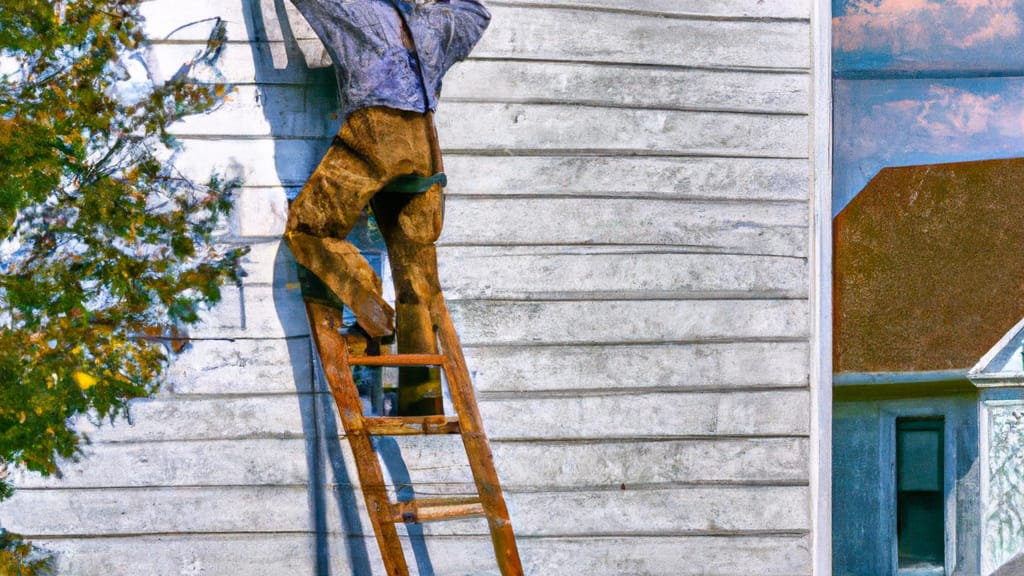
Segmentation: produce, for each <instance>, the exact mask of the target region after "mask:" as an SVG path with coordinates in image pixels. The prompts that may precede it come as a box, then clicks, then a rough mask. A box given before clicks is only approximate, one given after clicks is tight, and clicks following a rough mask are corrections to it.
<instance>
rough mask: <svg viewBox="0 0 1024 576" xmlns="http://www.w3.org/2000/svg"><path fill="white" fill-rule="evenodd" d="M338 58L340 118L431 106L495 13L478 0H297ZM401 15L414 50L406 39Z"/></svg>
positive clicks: (336, 60)
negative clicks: (448, 74) (379, 108)
mask: <svg viewBox="0 0 1024 576" xmlns="http://www.w3.org/2000/svg"><path fill="white" fill-rule="evenodd" d="M292 1H293V2H294V3H295V6H296V7H298V9H299V11H300V12H302V14H303V16H305V17H306V20H308V21H309V24H310V26H312V27H313V29H314V30H315V31H316V33H317V35H318V36H320V40H321V41H323V43H324V45H325V46H326V47H327V50H328V52H329V53H330V55H331V58H332V59H333V61H334V70H335V73H336V75H337V78H338V89H339V93H340V96H341V113H342V117H343V118H345V117H348V115H349V114H351V113H352V112H353V111H355V110H358V109H360V108H366V107H370V106H388V107H391V108H396V109H399V110H411V111H415V112H426V111H428V110H434V109H435V108H436V107H437V98H438V96H439V95H440V93H441V78H442V77H443V76H444V74H445V72H447V71H448V69H449V68H451V66H452V65H453V64H455V62H457V61H459V60H461V59H463V58H465V57H466V56H468V55H469V52H470V50H472V49H473V46H474V45H476V43H477V41H478V40H479V39H480V37H481V36H482V35H483V33H484V30H485V29H486V28H487V24H488V23H489V22H490V19H491V15H490V13H489V12H488V11H487V9H486V8H484V6H483V5H482V4H481V3H480V2H479V1H477V0H436V1H434V2H429V3H425V4H414V3H412V2H406V1H403V0H292ZM402 21H404V22H405V23H406V25H407V26H408V30H409V32H410V35H411V36H412V44H413V49H409V48H406V47H405V46H404V45H403V43H402Z"/></svg>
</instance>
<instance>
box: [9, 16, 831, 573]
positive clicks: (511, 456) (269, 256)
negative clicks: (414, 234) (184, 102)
mask: <svg viewBox="0 0 1024 576" xmlns="http://www.w3.org/2000/svg"><path fill="white" fill-rule="evenodd" d="M285 2H286V0H217V1H207V0H150V1H149V2H147V3H146V4H145V9H144V11H145V13H146V14H147V16H148V17H149V22H150V31H151V34H152V36H153V37H154V38H156V39H158V40H157V41H156V42H155V43H154V47H153V54H154V62H155V63H156V64H157V65H158V66H157V68H159V69H160V70H162V71H163V72H164V73H167V72H172V71H173V70H174V69H175V65H174V63H175V62H177V61H179V60H180V59H182V58H184V57H187V56H188V55H189V54H191V53H192V52H194V51H195V50H196V49H197V46H196V44H195V43H196V42H198V41H200V40H201V39H202V38H204V36H205V34H206V32H207V30H208V26H209V24H202V23H201V24H197V25H194V26H187V27H185V28H180V27H181V26H182V25H185V24H187V23H189V22H193V21H198V20H201V19H203V18H207V17H211V16H219V17H221V18H224V19H225V20H226V21H227V23H228V31H229V36H230V39H231V42H230V44H229V45H228V46H227V48H226V50H225V53H224V59H223V64H222V66H221V67H220V69H219V71H217V73H214V72H213V71H210V72H209V74H208V76H207V77H208V78H210V79H212V78H214V77H219V78H220V79H222V80H226V81H228V82H231V83H233V84H234V85H235V86H236V87H237V90H236V92H234V93H233V95H232V97H231V99H230V101H229V102H227V103H225V104H224V105H223V106H222V107H221V108H220V109H219V110H218V111H216V112H214V113H211V114H208V115H205V116H202V117H196V118H192V119H189V120H187V121H185V122H184V123H183V124H182V125H181V126H180V127H179V129H178V133H179V135H180V137H181V139H182V141H183V142H185V143H186V144H187V150H186V152H185V153H183V155H182V158H181V160H182V162H183V164H184V165H185V166H186V167H187V170H188V172H189V173H191V174H193V175H196V176H204V175H205V174H207V173H208V172H209V170H210V169H211V168H218V169H221V170H223V171H226V172H227V173H228V174H230V175H238V176H241V177H243V178H244V179H245V182H246V185H245V187H244V188H243V189H242V190H241V192H240V194H239V195H238V198H237V202H236V205H237V210H236V213H235V215H234V217H233V219H232V222H231V234H232V236H231V240H232V241H233V242H239V243H246V244H251V245H252V246H253V252H252V254H251V255H250V256H249V257H248V259H247V262H246V270H247V271H248V273H249V276H248V277H247V278H246V281H245V285H244V287H243V288H242V289H241V290H234V289H232V290H228V291H227V293H226V298H225V301H224V303H223V304H222V305H221V306H220V307H219V308H217V309H216V310H215V311H213V312H212V313H211V314H210V315H209V317H208V321H207V323H206V324H205V325H204V326H202V327H201V328H199V329H198V330H195V331H194V333H193V336H194V337H195V338H196V340H195V341H194V343H193V345H192V348H191V349H190V350H189V351H188V352H187V353H186V354H184V355H183V356H182V357H181V358H179V359H178V360H177V361H176V362H175V364H174V366H173V367H172V369H171V375H170V378H169V381H168V383H167V385H166V386H165V388H164V390H163V391H162V392H161V394H160V395H159V396H158V397H157V398H155V399H153V400H150V401H144V402H138V403H136V404H135V405H134V407H133V410H132V411H133V416H134V422H135V423H134V425H128V423H127V422H122V423H120V424H118V425H117V426H116V427H104V428H102V429H98V430H95V431H93V432H92V434H91V436H92V438H93V445H92V446H91V447H89V448H88V449H87V450H86V453H87V456H86V457H85V458H84V459H83V460H81V461H80V462H78V463H69V464H67V465H66V466H65V467H64V473H65V474H64V478H63V479H62V480H57V479H48V480H42V479H39V478H36V477H33V476H25V477H23V478H21V479H20V482H19V483H20V485H21V489H20V491H19V493H18V495H17V496H16V497H15V498H14V499H12V500H11V501H9V502H7V503H5V504H4V506H2V507H0V523H2V524H3V525H4V526H5V527H8V528H10V529H13V530H16V531H20V532H23V533H26V534H29V535H31V536H33V537H34V538H35V539H36V540H37V541H38V542H40V543H42V544H44V545H46V546H48V547H50V548H51V549H53V550H55V551H58V552H59V553H60V554H61V572H60V573H61V574H73V575H93V574H106V575H138V574H147V575H150V574H151V575H178V574H209V575H231V574H246V575H275V576H276V575H284V574H288V575H297V574H335V575H344V574H357V575H360V576H362V575H368V574H379V573H381V572H380V569H379V567H378V565H379V562H378V560H377V558H378V556H379V554H378V552H377V550H376V546H375V545H374V543H373V541H372V538H371V537H370V536H369V535H370V528H369V522H368V520H367V519H366V518H365V517H364V516H362V512H361V507H362V502H361V497H360V496H359V493H358V486H356V484H357V482H356V480H355V479H354V466H353V464H352V461H351V459H350V456H349V453H348V450H347V447H346V445H345V443H344V441H343V440H342V441H339V440H338V438H337V430H338V428H339V425H338V424H337V423H336V421H335V415H334V413H333V407H332V405H331V401H330V399H329V397H328V396H327V395H325V394H324V393H323V389H322V388H321V387H320V385H319V384H314V370H313V368H312V366H311V360H310V351H309V342H308V328H307V326H306V323H305V317H304V314H303V311H302V306H301V302H300V300H299V297H298V290H297V288H296V286H295V285H294V282H295V275H294V270H293V262H292V260H291V259H290V257H289V256H288V254H287V251H284V250H281V249H280V244H279V235H280V234H281V232H282V230H283V226H284V221H285V216H286V211H287V200H286V199H287V197H288V195H289V194H293V193H294V192H295V190H296V189H297V188H298V187H299V186H301V185H302V183H303V182H304V180H305V178H306V177H307V176H308V175H309V173H310V172H311V171H312V169H313V167H314V166H315V164H316V162H317V161H318V159H319V157H320V155H321V154H322V153H323V151H324V150H325V148H326V146H327V145H328V143H329V139H330V137H331V135H332V134H333V131H334V130H335V129H336V128H337V120H336V119H334V118H332V116H331V112H332V104H333V101H334V98H335V95H334V87H333V79H332V76H331V73H330V72H329V71H328V70H325V69H318V70H310V69H308V68H307V65H306V60H305V58H304V57H303V54H302V51H301V47H303V46H305V47H306V49H307V51H309V50H310V44H311V43H312V44H314V45H315V42H313V40H312V39H310V38H307V37H305V36H303V34H302V33H301V32H299V33H298V34H299V37H298V38H296V37H294V35H293V34H292V33H291V30H292V29H295V30H301V27H298V26H295V27H293V26H291V25H290V23H289V16H288V11H286V10H285V5H284V3H285ZM488 5H489V6H490V7H491V8H492V11H493V13H494V21H493V25H492V28H491V30H490V31H489V32H488V34H487V35H486V36H485V38H484V40H483V41H482V42H481V44H480V46H479V47H478V49H477V50H476V51H475V52H474V55H473V58H472V59H471V60H469V61H467V62H465V63H462V64H460V65H458V66H457V67H456V68H455V69H454V70H453V71H452V73H451V74H450V75H449V77H448V79H447V81H446V85H445V92H444V98H443V100H442V104H441V107H440V109H439V111H438V124H439V130H440V138H441V142H442V146H443V147H444V148H445V151H446V167H447V172H448V173H449V176H450V181H451V185H450V188H449V190H448V199H447V211H446V228H445V233H444V235H443V236H442V239H441V248H440V258H441V273H442V280H443V283H444V286H445V289H446V291H447V294H448V296H449V298H450V300H451V306H452V309H453V313H454V316H455V321H456V324H457V326H458V327H459V329H460V331H461V334H462V338H463V342H464V344H465V345H466V346H467V350H466V352H467V356H468V360H469V363H470V365H471V369H472V370H473V371H474V372H475V381H476V384H477V386H478V389H479V391H480V400H481V409H482V411H483V415H484V418H485V423H486V425H487V428H488V431H489V434H490V436H491V438H492V439H493V449H494V452H495V457H496V461H497V465H498V471H499V475H500V476H501V478H502V480H503V482H504V486H505V489H506V493H507V499H508V501H509V506H510V509H511V513H512V519H513V522H514V523H515V525H516V527H517V532H518V534H519V536H520V548H521V551H522V555H523V559H524V562H525V563H526V566H527V571H528V573H529V574H532V575H536V576H559V575H566V576H568V575H579V574H587V575H593V576H605V575H607V576H622V575H637V576H656V575H664V576H679V575H685V574H720V575H750V574H758V575H772V574H779V575H796V574H809V573H810V572H811V565H812V553H811V546H812V541H811V536H810V530H811V514H812V510H811V508H812V495H811V494H812V492H811V488H810V486H809V482H810V478H811V466H812V455H811V452H810V451H811V433H812V430H811V426H810V422H811V397H810V390H809V384H808V382H809V373H810V365H809V357H810V355H811V343H810V340H811V331H812V318H811V306H810V304H809V300H808V298H809V290H810V289H809V286H810V278H811V272H810V267H809V264H808V255H809V250H808V246H809V245H810V243H811V238H810V235H811V232H812V222H810V218H809V214H810V213H811V211H810V209H809V202H810V197H811V191H810V179H811V172H812V164H811V159H810V158H809V152H808V151H809V149H810V147H811V136H810V135H811V120H810V118H809V114H810V112H811V97H810V95H809V91H810V85H811V73H810V68H811V54H812V46H811V26H810V13H811V2H810V1H809V0H773V1H772V2H763V1H759V0H620V1H616V2H612V1H611V0H564V1H560V2H554V1H549V0H518V1H498V0H493V1H491V2H489V3H488ZM283 24H287V25H283ZM172 31H173V34H171V33H172ZM168 34H171V35H170V37H169V38H167V39H164V38H165V37H166V36H168ZM385 448H386V451H387V452H388V453H389V454H391V455H393V454H395V453H396V452H399V451H400V452H401V454H402V456H403V457H404V466H405V467H406V468H407V470H406V471H403V470H402V469H401V467H397V468H394V469H392V471H391V474H392V477H393V478H395V479H396V480H397V481H399V482H401V480H402V478H404V477H405V476H406V473H407V474H408V475H409V476H411V477H412V478H413V479H420V480H421V481H422V482H423V483H422V484H419V486H420V487H421V491H422V492H424V493H432V492H433V493H436V492H452V491H456V492H460V491H466V490H467V489H468V480H469V476H468V472H467V471H466V470H465V469H464V468H463V467H462V466H461V465H459V462H461V460H460V458H462V456H460V453H459V451H458V449H457V445H455V444H453V443H452V442H451V440H450V439H446V438H427V439H404V440H401V441H399V442H392V443H387V444H386V446H385ZM394 461H395V459H394V458H393V457H392V456H389V462H394ZM448 463H451V464H448ZM411 534H412V539H411V541H412V543H413V544H412V549H413V551H414V552H416V554H415V556H410V559H411V560H413V558H415V559H414V560H413V561H412V562H411V563H412V564H413V565H415V566H417V567H418V569H419V571H420V573H421V574H429V573H436V574H438V575H439V576H440V575H444V576H448V575H454V574H465V575H474V576H479V575H481V574H494V573H496V572H495V569H494V567H493V559H492V558H491V555H490V552H489V543H488V541H487V538H486V537H485V534H486V532H485V528H484V526H483V525H482V523H480V522H452V523H444V524H436V525H428V526H426V527H425V528H423V529H421V530H420V529H416V528H414V529H412V530H411ZM421 534H427V535H428V537H427V539H426V543H425V544H424V543H423V541H422V540H421V539H420V538H419V535H421Z"/></svg>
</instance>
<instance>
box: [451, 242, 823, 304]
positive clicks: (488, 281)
mask: <svg viewBox="0 0 1024 576" xmlns="http://www.w3.org/2000/svg"><path fill="white" fill-rule="evenodd" d="M441 255H442V257H443V258H444V260H443V262H444V266H443V267H442V268H441V269H440V274H441V278H442V282H443V284H442V286H443V288H444V291H445V295H446V296H447V297H448V298H449V300H472V299H480V300H486V299H526V300H532V299H548V300H553V299H558V298H559V297H567V298H574V299H581V298H588V299H595V300H608V299H626V298H637V299H645V298H701V297H709V298H714V297H717V298H722V297H729V296H732V297H737V298H771V297H776V298H778V297H785V298H803V297H806V296H807V289H806V286H805V284H806V282H807V278H806V275H805V273H804V272H805V270H806V264H805V262H804V261H803V259H800V258H783V257H773V256H745V255H738V254H722V255H712V256H709V255H702V254H673V253H666V254H646V253H644V251H643V250H642V249H633V250H632V251H625V250H624V251H622V252H618V253H598V254H588V253H586V252H582V251H580V252H569V251H567V250H565V249H560V248H559V247H555V248H554V249H537V250H533V251H532V253H531V251H530V250H529V249H528V248H526V249H520V250H517V251H513V250H509V249H507V248H503V247H497V246H496V247H487V248H476V247H473V248H460V247H446V248H445V249H444V250H442V251H441ZM638 255H642V256H643V257H642V258H637V256H638Z"/></svg>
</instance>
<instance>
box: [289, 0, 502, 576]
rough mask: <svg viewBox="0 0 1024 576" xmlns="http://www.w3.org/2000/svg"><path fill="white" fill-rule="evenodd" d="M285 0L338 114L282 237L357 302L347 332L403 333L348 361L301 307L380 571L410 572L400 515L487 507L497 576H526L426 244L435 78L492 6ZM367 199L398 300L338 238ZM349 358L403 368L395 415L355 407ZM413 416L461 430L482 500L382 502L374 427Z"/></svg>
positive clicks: (435, 149)
mask: <svg viewBox="0 0 1024 576" xmlns="http://www.w3.org/2000/svg"><path fill="white" fill-rule="evenodd" d="M292 1H293V2H294V4H295V5H296V7H298V8H299V10H300V11H301V12H302V14H303V15H304V16H305V17H306V19H307V20H308V21H309V23H310V25H311V26H312V27H313V29H314V30H315V31H316V33H317V34H318V36H319V37H320V39H321V40H322V41H323V43H324V45H325V46H326V48H327V50H328V52H329V53H330V55H331V58H332V60H333V62H334V67H335V72H336V75H337V80H338V86H339V92H340V99H341V114H342V118H343V120H344V123H343V125H342V127H341V130H340V131H339V132H338V134H337V136H336V137H335V138H334V141H333V142H332V144H331V147H330V149H329V150H328V151H327V154H326V155H325V156H324V158H323V160H322V161H321V163H320V165H319V166H318V167H317V168H316V171H314V173H313V175H312V176H310V178H309V181H308V182H307V183H306V185H305V186H304V187H303V189H302V191H301V192H300V194H299V195H298V197H297V198H296V199H295V201H294V202H293V203H292V205H291V207H290V209H289V218H288V225H287V229H286V233H285V238H286V240H287V242H288V245H289V247H290V248H291V250H292V252H293V253H294V255H295V258H296V260H297V261H298V262H299V264H301V265H302V266H304V267H305V268H306V269H308V270H309V271H310V272H312V273H313V274H314V275H315V276H316V277H317V278H318V279H319V280H320V282H322V283H323V284H324V285H326V287H327V288H328V289H329V290H330V291H331V292H332V293H333V294H334V295H335V296H337V298H338V299H339V300H341V302H343V303H344V304H345V305H346V306H348V307H349V308H350V309H351V310H352V312H353V314H354V315H355V318H356V323H357V326H356V327H351V328H350V331H351V330H353V329H355V330H357V331H359V332H362V333H363V334H365V336H366V337H367V339H368V340H369V341H370V342H371V343H372V342H379V341H380V339H383V338H390V337H391V336H392V335H394V336H395V339H396V340H397V347H398V355H397V356H391V357H380V358H377V359H376V360H373V359H372V358H363V359H359V358H354V359H350V357H349V354H348V352H347V351H346V350H347V345H348V343H347V342H344V341H342V340H339V335H338V333H337V331H336V330H335V326H334V320H333V319H332V318H334V316H332V314H333V313H331V312H328V311H326V310H328V309H325V308H323V307H321V306H319V305H316V304H314V303H309V302H308V303H307V308H308V309H309V310H310V320H311V322H313V323H314V326H313V328H314V330H313V335H314V340H315V342H316V344H317V347H318V350H319V352H320V357H321V361H322V363H323V365H324V372H325V376H326V377H327V379H328V383H329V384H330V385H331V391H332V393H333V394H334V396H335V400H336V401H337V402H338V404H339V409H340V411H341V413H342V421H343V424H344V425H345V430H346V435H347V436H348V438H349V441H350V443H351V444H352V447H353V453H354V454H355V456H356V462H357V468H358V471H359V474H360V479H361V480H362V485H363V492H364V498H365V499H366V501H367V507H368V509H369V510H370V515H371V519H372V520H373V524H374V529H375V531H376V533H377V539H378V542H379V544H380V546H381V550H382V553H383V557H384V562H385V567H386V569H387V571H388V574H389V575H391V574H395V575H405V574H407V573H408V568H407V567H406V565H405V561H404V558H402V551H401V547H400V545H399V543H398V540H397V534H396V532H395V529H394V526H393V524H394V523H395V522H419V521H425V520H431V519H444V518H451V517H458V516H466V515H483V516H486V517H487V520H488V523H489V526H490V530H491V535H492V540H493V542H494V546H495V552H496V557H497V560H498V565H499V567H500V569H501V572H502V574H503V575H505V576H520V575H521V574H522V567H521V565H520V561H519V556H518V551H517V549H516V544H515V538H514V535H513V533H512V528H511V524H510V523H509V521H508V511H507V509H506V507H505V503H504V499H503V497H502V495H501V488H500V486H499V484H498V480H497V475H496V473H495V471H494V464H493V461H492V458H491V453H490V448H489V446H488V444H487V439H486V436H485V434H484V432H483V429H482V426H481V423H480V417H479V410H478V408H477V406H476V400H475V397H474V395H473V391H472V384H471V383H470V382H469V373H468V369H467V368H466V366H465V360H464V358H463V357H462V352H461V348H460V346H459V343H458V337H457V336H456V334H455V332H454V327H453V326H452V324H451V319H450V317H449V316H448V313H447V307H446V305H445V303H444V300H443V297H442V295H441V287H440V283H439V281H438V275H437V257H436V251H435V247H434V242H435V241H436V240H437V238H438V236H439V235H440V233H441V224H442V210H443V198H442V188H443V186H444V185H445V183H446V179H445V176H444V173H443V167H442V163H441V153H440V147H439V146H438V143H437V134H436V131H435V128H434V122H433V111H434V109H435V108H436V106H437V99H438V96H439V94H440V91H441V79H442V77H443V76H444V74H445V72H447V70H448V69H449V68H451V66H452V65H453V64H454V63H455V62H457V61H459V60H461V59H463V58H465V57H466V56H467V55H468V54H469V52H470V50H471V49H472V48H473V46H474V45H475V44H476V43H477V41H478V40H479V39H480V37H481V35H482V34H483V32H484V30H485V29H486V28H487V25H488V23H489V21H490V14H489V13H488V12H487V9H486V8H484V6H483V5H482V4H481V3H480V2H479V1H477V0H425V1H424V0H416V1H415V2H412V1H410V0H292ZM367 205H370V206H371V207H372V209H373V213H374V216H375V218H376V220H377V224H378V226H379V228H380V230H381V233H382V235H383V237H384V241H385V243H386V244H387V248H388V254H389V257H390V262H391V269H392V276H393V278H394V284H395V295H396V296H395V309H392V308H391V306H390V305H389V304H388V303H387V302H385V301H384V300H383V298H382V297H381V281H380V279H379V278H378V277H377V275H376V274H375V273H374V271H373V269H372V268H371V267H370V265H369V263H368V262H367V261H366V260H365V259H364V258H363V257H362V256H361V255H360V254H359V251H358V250H357V249H356V248H355V246H353V245H352V244H350V243H348V242H347V241H346V240H345V238H346V236H348V234H349V232H350V231H351V229H352V227H353V226H354V225H355V223H356V221H357V219H358V218H359V214H360V212H361V211H362V210H364V209H365V208H366V206H367ZM396 322H397V330H396ZM350 337H351V336H350ZM438 339H440V342H441V349H442V354H441V355H438ZM370 348H371V349H372V348H373V346H372V344H371V346H370ZM387 361H391V362H392V363H391V364H388V363H387ZM357 364H361V365H397V366H402V368H401V370H400V376H399V399H398V412H399V414H400V415H401V416H403V417H406V418H401V417H400V418H394V419H387V418H370V419H366V418H363V417H362V415H361V414H359V413H357V412H358V405H359V400H358V395H357V394H356V393H355V390H354V384H353V383H352V381H351V373H350V372H349V370H348V368H349V366H350V365H357ZM428 366H437V367H442V368H444V370H445V372H446V375H447V377H448V381H449V385H450V388H451V392H452V402H453V405H454V406H455V409H456V412H457V413H458V417H457V418H454V419H445V418H443V417H440V420H438V419H437V417H435V418H434V419H430V417H429V416H427V415H439V414H442V412H443V410H442V402H441V382H440V377H439V370H438V369H437V368H429V367H428ZM414 415H415V416H425V417H424V418H423V419H421V420H422V422H421V426H420V428H421V429H422V432H421V433H459V434H461V435H462V439H463V444H464V446H465V448H466V453H467V456H468V457H469V464H470V467H471V469H472V471H473V476H474V481H475V483H476V487H477V493H478V495H479V498H473V499H468V500H467V499H461V500H457V501H456V500H455V499H449V500H447V501H441V500H442V499H437V500H435V501H422V502H419V503H398V504H393V503H391V502H390V501H389V500H388V499H387V496H386V494H384V491H383V486H382V484H383V478H382V476H381V472H380V468H379V463H378V462H377V459H376V456H375V455H374V454H373V452H372V445H371V443H370V442H369V438H368V437H369V436H372V435H374V434H383V435H390V434H395V433H408V429H409V428H412V427H415V425H416V423H415V422H413V420H414V419H413V418H408V416H414ZM385 420H398V421H399V422H397V423H395V422H391V423H390V424H389V423H388V422H384V421H385ZM442 420H443V422H441V421H442ZM449 420H450V421H449ZM439 422H440V425H438V423H439Z"/></svg>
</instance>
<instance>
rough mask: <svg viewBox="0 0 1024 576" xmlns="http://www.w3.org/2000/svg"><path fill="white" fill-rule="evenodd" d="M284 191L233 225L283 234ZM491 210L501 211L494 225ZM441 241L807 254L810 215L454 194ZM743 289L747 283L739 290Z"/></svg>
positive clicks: (788, 209) (693, 204)
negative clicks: (501, 218) (500, 216)
mask: <svg viewBox="0 0 1024 576" xmlns="http://www.w3.org/2000/svg"><path fill="white" fill-rule="evenodd" d="M285 209H286V197H285V193H284V191H282V190H274V189H269V188H267V189H243V190H241V191H240V192H239V193H238V206H237V207H236V209H235V212H234V214H233V215H232V227H233V229H234V230H235V231H236V232H238V233H241V232H245V236H247V237H251V238H265V237H274V236H276V235H280V234H281V233H282V232H283V231H284V225H285V222H286V221H287V213H286V212H285ZM490 214H503V220H504V222H505V225H503V226H500V227H499V226H494V225H493V222H491V221H490V220H488V219H487V217H488V216H489V215H490ZM445 222H446V227H445V230H444V233H443V235H442V237H441V239H440V241H439V244H440V245H442V246H452V245H458V246H535V245H552V246H558V245H573V244H577V245H580V244H586V245H601V244H613V245H640V246H643V245H647V246H661V247H666V246H678V247H685V248H689V249H691V250H693V251H701V252H718V253H733V254H749V255H755V254H761V255H783V256H789V255H797V256H803V253H804V251H805V245H806V242H807V212H806V210H805V207H804V206H803V205H802V204H800V203H797V202H762V203H755V202H752V201H751V202H747V203H742V202H738V201H733V200H727V201H715V200H649V199H621V198H531V199H530V201H529V202H524V201H523V199H521V198H512V197H497V198H488V197H475V196H452V197H449V198H448V199H447V200H446V202H445ZM739 289H740V290H742V288H739Z"/></svg>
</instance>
